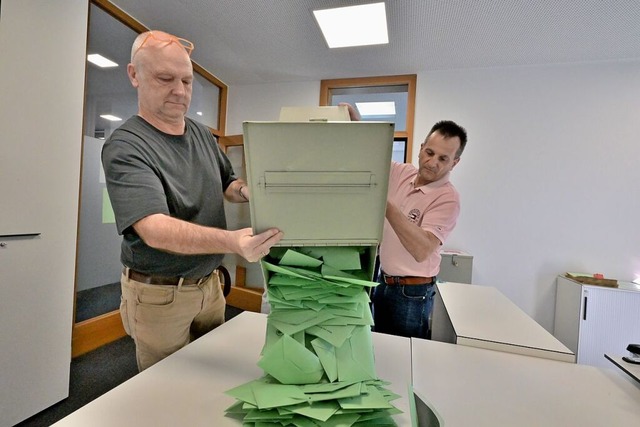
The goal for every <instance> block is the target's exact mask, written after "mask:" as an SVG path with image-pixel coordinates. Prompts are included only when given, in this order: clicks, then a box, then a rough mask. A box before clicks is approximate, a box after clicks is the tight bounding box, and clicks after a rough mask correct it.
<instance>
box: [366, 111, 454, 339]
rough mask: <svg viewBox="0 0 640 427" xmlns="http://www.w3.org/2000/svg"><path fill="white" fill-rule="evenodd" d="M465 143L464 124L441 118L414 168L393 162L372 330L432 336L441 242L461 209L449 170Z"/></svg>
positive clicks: (423, 147) (402, 334)
mask: <svg viewBox="0 0 640 427" xmlns="http://www.w3.org/2000/svg"><path fill="white" fill-rule="evenodd" d="M466 143H467V134H466V131H465V130H464V128H462V127H460V126H458V125H457V124H456V123H454V122H452V121H440V122H438V123H436V124H435V125H434V126H433V128H432V129H431V131H430V132H429V134H428V135H427V138H426V140H425V142H423V143H422V145H421V146H420V153H419V155H418V168H416V167H415V166H413V165H412V164H411V163H396V162H393V163H392V165H391V173H390V175H389V193H388V195H387V209H386V220H385V223H384V230H383V235H382V242H381V244H380V275H379V282H380V284H379V285H378V286H377V287H376V288H375V290H374V293H373V299H372V301H373V314H374V322H375V325H374V329H375V331H376V332H383V333H388V334H394V335H401V336H406V337H419V338H429V337H430V325H429V317H430V315H431V310H432V307H433V296H434V294H435V289H434V284H435V280H436V276H437V274H438V272H439V269H440V246H441V245H442V244H443V243H444V242H445V240H446V238H447V237H448V236H449V233H451V231H452V230H453V228H454V227H455V225H456V221H457V219H458V214H459V213H460V200H459V196H458V192H457V191H456V189H455V187H454V186H453V184H451V182H449V174H450V172H451V170H452V169H453V168H454V167H455V166H456V165H457V164H458V162H459V161H460V156H461V155H462V152H463V150H464V148H465V145H466Z"/></svg>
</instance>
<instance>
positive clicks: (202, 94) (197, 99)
mask: <svg viewBox="0 0 640 427" xmlns="http://www.w3.org/2000/svg"><path fill="white" fill-rule="evenodd" d="M194 77H195V79H194V81H193V95H192V97H191V107H190V108H189V112H188V113H187V116H188V117H190V118H192V119H194V120H197V121H199V122H200V123H202V124H204V125H207V126H209V127H210V128H213V129H219V126H218V125H219V121H218V118H219V105H220V102H219V100H220V88H219V87H218V86H216V85H214V84H213V83H211V82H210V81H209V80H207V79H205V78H204V77H202V76H201V75H199V74H194Z"/></svg>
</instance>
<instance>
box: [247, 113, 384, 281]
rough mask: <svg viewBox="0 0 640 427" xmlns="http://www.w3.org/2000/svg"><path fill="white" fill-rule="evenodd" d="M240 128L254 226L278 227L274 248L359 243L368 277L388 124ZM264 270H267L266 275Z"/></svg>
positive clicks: (378, 233)
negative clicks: (278, 233) (277, 236)
mask: <svg viewBox="0 0 640 427" xmlns="http://www.w3.org/2000/svg"><path fill="white" fill-rule="evenodd" d="M243 126H244V149H245V161H246V169H247V181H248V185H249V188H250V190H251V201H250V212H251V224H252V227H253V229H254V231H255V232H261V231H264V230H266V229H268V228H271V227H276V228H278V229H280V230H282V231H283V232H284V238H283V239H282V240H281V241H280V242H279V243H278V245H277V246H279V247H313V246H324V247H345V246H351V247H354V246H355V247H359V248H361V252H362V254H361V255H362V263H363V265H365V266H366V275H367V277H368V278H369V279H370V278H372V277H373V274H374V268H375V256H376V250H377V246H378V244H379V243H380V240H381V238H382V227H383V224H384V213H385V208H386V200H387V188H388V180H389V169H390V166H391V153H392V148H393V131H394V125H393V123H387V122H344V121H343V122H298V123H295V122H245V123H244V125H243ZM267 260H268V257H267ZM269 274H270V273H269V272H268V271H265V279H268V276H269ZM267 282H268V280H267Z"/></svg>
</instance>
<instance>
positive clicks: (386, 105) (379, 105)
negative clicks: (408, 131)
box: [356, 101, 396, 117]
mask: <svg viewBox="0 0 640 427" xmlns="http://www.w3.org/2000/svg"><path fill="white" fill-rule="evenodd" d="M356 108H358V111H359V112H360V115H361V116H363V117H364V116H395V115H396V103H395V102H393V101H388V102H386V101H385V102H356Z"/></svg>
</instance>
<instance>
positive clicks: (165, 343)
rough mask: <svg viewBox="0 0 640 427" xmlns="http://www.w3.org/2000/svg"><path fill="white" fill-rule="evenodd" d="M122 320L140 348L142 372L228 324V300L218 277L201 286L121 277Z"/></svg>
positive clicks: (215, 274)
mask: <svg viewBox="0 0 640 427" xmlns="http://www.w3.org/2000/svg"><path fill="white" fill-rule="evenodd" d="M120 283H121V285H122V300H121V303H120V316H121V317H122V323H123V325H124V329H125V331H126V332H127V334H129V335H130V336H131V337H132V338H133V340H134V342H135V344H136V358H137V362H138V369H139V370H140V371H141V372H142V371H143V370H145V369H146V368H148V367H149V366H151V365H153V364H154V363H156V362H159V361H160V360H162V359H164V358H165V357H167V356H169V355H170V354H172V353H174V352H175V351H177V350H179V349H180V348H182V347H184V346H185V345H187V344H188V343H190V342H191V341H193V340H195V339H197V338H199V337H200V336H202V335H204V334H206V333H207V332H209V331H211V330H212V329H214V328H215V327H217V326H220V325H221V324H222V323H224V312H225V299H224V296H223V294H222V290H221V289H220V279H219V277H218V274H217V273H214V274H212V275H211V277H210V278H209V279H208V280H206V281H205V282H202V283H200V284H195V285H188V286H183V285H179V286H164V285H149V284H146V283H141V282H137V281H135V280H132V279H129V278H127V277H126V276H125V275H124V274H123V275H122V277H121V282H120Z"/></svg>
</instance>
